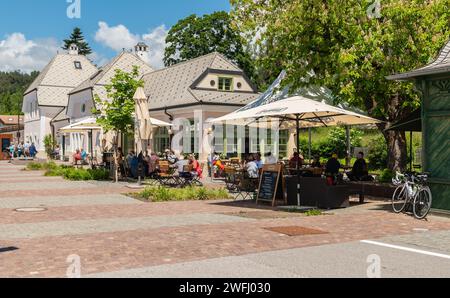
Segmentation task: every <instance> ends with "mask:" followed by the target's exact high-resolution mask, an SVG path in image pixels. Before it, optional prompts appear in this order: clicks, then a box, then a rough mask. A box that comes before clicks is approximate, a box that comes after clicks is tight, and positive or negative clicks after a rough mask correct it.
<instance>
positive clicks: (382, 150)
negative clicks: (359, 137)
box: [367, 136, 388, 170]
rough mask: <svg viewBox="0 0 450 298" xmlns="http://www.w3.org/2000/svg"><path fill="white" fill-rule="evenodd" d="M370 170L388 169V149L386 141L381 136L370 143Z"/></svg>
mask: <svg viewBox="0 0 450 298" xmlns="http://www.w3.org/2000/svg"><path fill="white" fill-rule="evenodd" d="M367 158H368V159H369V170H382V169H385V168H386V167H387V163H388V148H387V144H386V139H385V138H384V137H383V136H379V137H377V138H375V139H373V140H372V141H371V142H370V143H369V155H368V156H367Z"/></svg>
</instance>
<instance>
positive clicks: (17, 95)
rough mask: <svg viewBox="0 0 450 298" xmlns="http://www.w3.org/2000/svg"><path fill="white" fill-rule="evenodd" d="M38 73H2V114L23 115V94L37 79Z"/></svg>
mask: <svg viewBox="0 0 450 298" xmlns="http://www.w3.org/2000/svg"><path fill="white" fill-rule="evenodd" d="M38 74H39V73H38V72H32V73H31V74H26V73H21V72H19V71H14V72H0V114H1V115H18V114H21V113H22V101H23V93H24V92H25V90H26V89H27V87H28V86H29V85H30V84H31V83H32V82H33V81H34V79H36V77H37V76H38Z"/></svg>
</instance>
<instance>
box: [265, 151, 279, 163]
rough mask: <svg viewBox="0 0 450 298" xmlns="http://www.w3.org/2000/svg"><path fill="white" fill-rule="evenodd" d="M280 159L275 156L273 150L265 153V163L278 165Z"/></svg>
mask: <svg viewBox="0 0 450 298" xmlns="http://www.w3.org/2000/svg"><path fill="white" fill-rule="evenodd" d="M277 163H278V160H277V158H276V157H275V156H273V154H272V152H267V153H266V155H265V160H264V164H266V165H276V164H277Z"/></svg>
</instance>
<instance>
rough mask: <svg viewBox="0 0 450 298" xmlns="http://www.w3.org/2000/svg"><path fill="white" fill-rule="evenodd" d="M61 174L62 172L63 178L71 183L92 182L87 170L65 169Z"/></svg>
mask: <svg viewBox="0 0 450 298" xmlns="http://www.w3.org/2000/svg"><path fill="white" fill-rule="evenodd" d="M63 172H64V175H63V177H64V178H65V179H67V180H72V181H88V180H92V176H91V174H90V173H89V172H88V171H87V170H84V169H74V168H69V169H65V170H64V171H63Z"/></svg>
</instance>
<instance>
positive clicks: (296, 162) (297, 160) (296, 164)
mask: <svg viewBox="0 0 450 298" xmlns="http://www.w3.org/2000/svg"><path fill="white" fill-rule="evenodd" d="M304 160H305V158H304V157H303V155H301V154H300V152H295V153H294V156H293V157H292V158H291V159H290V160H289V167H290V168H292V169H297V168H301V167H302V165H303V161H304Z"/></svg>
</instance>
